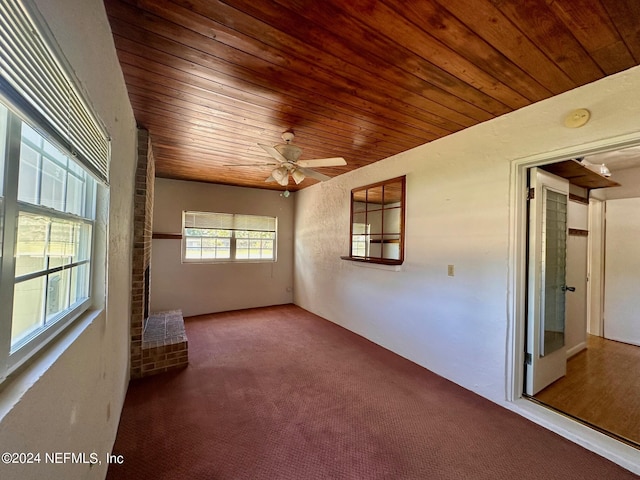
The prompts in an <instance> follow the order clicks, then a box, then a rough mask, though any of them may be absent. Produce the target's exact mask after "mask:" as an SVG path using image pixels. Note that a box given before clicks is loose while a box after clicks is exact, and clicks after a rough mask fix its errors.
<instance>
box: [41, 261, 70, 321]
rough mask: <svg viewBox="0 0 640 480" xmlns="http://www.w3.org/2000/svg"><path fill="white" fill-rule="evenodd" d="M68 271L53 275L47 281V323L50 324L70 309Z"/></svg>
mask: <svg viewBox="0 0 640 480" xmlns="http://www.w3.org/2000/svg"><path fill="white" fill-rule="evenodd" d="M70 274H71V272H70V271H69V270H68V269H66V270H62V271H60V272H55V273H52V274H50V275H49V276H48V279H47V312H46V321H47V322H50V321H51V320H52V319H53V317H55V316H56V315H57V314H59V313H60V312H63V311H64V310H66V309H67V308H69V277H70Z"/></svg>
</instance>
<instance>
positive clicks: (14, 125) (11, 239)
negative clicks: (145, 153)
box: [0, 97, 98, 383]
mask: <svg viewBox="0 0 640 480" xmlns="http://www.w3.org/2000/svg"><path fill="white" fill-rule="evenodd" d="M0 101H1V102H2V105H3V106H4V107H6V109H7V128H6V132H0V134H4V136H5V140H6V142H5V143H4V145H5V149H4V151H2V152H0V155H2V156H3V162H4V172H3V177H4V178H3V180H4V185H3V186H2V189H0V192H1V193H2V195H0V197H2V200H1V201H0V219H1V221H0V237H1V239H0V304H2V305H10V306H11V307H10V308H7V309H2V310H0V338H1V339H2V340H0V383H2V382H3V381H4V380H5V379H6V378H7V377H8V376H9V375H10V374H12V373H13V372H15V371H16V370H18V368H19V367H20V366H22V365H23V364H24V363H25V362H27V361H28V360H29V359H31V358H32V357H34V356H35V355H36V354H37V353H38V352H40V351H41V350H42V349H43V348H45V347H46V346H47V345H49V344H50V343H51V342H52V341H53V340H55V339H56V338H57V337H58V335H59V334H60V333H62V332H63V331H64V330H65V329H67V327H69V326H70V325H71V324H73V323H75V322H76V320H78V319H79V317H80V316H81V315H82V314H83V313H84V312H86V311H87V310H88V309H89V307H90V306H91V304H92V302H93V281H92V280H93V273H94V272H93V270H94V266H95V265H94V259H95V241H96V240H95V238H96V235H95V227H96V204H97V191H98V181H97V179H95V177H94V176H93V174H92V172H91V171H90V169H88V168H87V167H86V166H85V165H83V164H81V163H80V162H74V165H75V167H76V168H78V167H79V168H80V169H82V171H83V172H84V175H85V177H86V179H90V181H89V182H85V184H84V187H83V188H85V192H84V194H83V202H82V203H83V205H82V210H83V211H82V215H77V214H74V213H69V212H65V211H60V210H58V209H54V208H51V207H49V206H47V205H43V204H34V203H31V202H28V201H24V200H21V199H19V181H18V179H19V174H20V164H21V150H22V144H23V138H22V126H23V125H28V126H29V127H30V128H31V129H32V130H34V131H35V132H36V133H37V134H38V135H40V137H41V138H42V139H43V140H44V141H45V142H48V143H49V144H50V145H51V146H53V147H54V148H56V149H58V150H59V151H60V152H61V153H62V154H63V155H65V156H66V157H67V165H66V166H65V167H64V169H65V171H66V175H67V176H66V177H65V178H66V179H67V180H65V185H64V205H63V208H64V209H66V206H67V205H66V203H67V197H66V189H67V184H68V175H71V174H72V172H71V170H70V169H72V168H74V167H71V166H70V165H69V162H71V161H73V160H72V159H73V155H72V154H71V152H68V151H65V149H64V148H62V147H61V146H60V145H59V144H57V143H55V142H54V141H52V139H51V138H49V137H47V136H46V135H43V133H42V129H41V128H38V126H37V124H36V122H35V121H32V120H31V119H30V118H28V117H27V115H26V114H25V113H24V112H22V111H20V110H19V109H18V107H17V106H16V105H15V104H12V103H10V102H7V101H6V99H5V98H1V97H0ZM2 143H3V142H0V144H2ZM26 143H27V146H29V145H28V142H26ZM29 147H30V148H32V146H29ZM44 153H45V151H44V146H43V147H42V148H40V149H39V151H38V155H42V154H44ZM0 163H2V162H0ZM43 175H45V172H44V171H43V168H42V160H39V168H38V176H39V177H40V178H41V177H42V176H43ZM72 175H73V176H74V177H76V176H77V173H76V172H73V174H72ZM40 182H41V180H40V181H39V182H38V183H40ZM89 185H91V186H90V188H88V189H87V187H88V186H89ZM89 197H91V198H89ZM39 200H42V199H41V198H40V199H39ZM21 214H26V215H37V216H42V217H45V218H46V219H48V220H49V221H52V222H55V221H56V220H57V221H63V222H72V223H74V224H77V225H90V229H91V236H90V239H89V240H88V242H87V243H86V244H85V245H84V247H86V250H87V252H86V258H83V259H82V260H80V261H72V262H69V263H66V264H63V265H60V266H53V267H52V266H50V265H49V264H48V260H47V265H46V266H45V267H43V268H41V269H38V270H35V271H33V272H29V273H25V274H22V275H18V276H16V266H17V260H16V259H17V246H18V225H19V223H18V222H19V218H20V215H21ZM81 244H82V242H81V241H80V242H78V244H77V246H79V245H81ZM45 256H46V255H45ZM46 257H47V258H48V257H49V256H46ZM82 265H88V271H86V272H85V273H84V275H85V276H86V277H85V280H84V282H83V283H85V282H86V283H85V285H86V296H85V295H83V296H82V297H81V299H80V300H79V301H77V302H76V303H75V304H70V301H69V304H68V305H67V307H66V308H63V309H61V310H59V311H58V312H55V313H53V314H51V315H50V316H48V315H47V300H48V298H50V297H48V295H49V292H48V285H49V281H50V276H51V275H54V274H56V273H58V272H64V271H67V272H68V274H67V275H68V276H69V277H68V280H67V282H68V283H69V285H68V290H71V289H72V288H73V285H72V283H73V281H72V275H73V272H74V271H76V272H77V271H78V270H74V269H76V268H78V267H80V266H82ZM37 278H43V279H44V280H43V282H44V287H43V288H44V289H43V292H42V295H43V300H42V302H43V303H42V305H41V307H40V309H41V318H40V319H38V322H42V324H41V325H40V326H39V327H38V328H36V329H35V330H33V331H31V332H29V333H27V334H26V335H25V336H24V337H23V338H21V339H20V340H18V341H16V342H15V344H13V345H12V341H13V339H12V326H13V323H14V321H15V319H14V295H15V287H16V285H18V284H20V283H23V282H27V281H29V280H33V279H37Z"/></svg>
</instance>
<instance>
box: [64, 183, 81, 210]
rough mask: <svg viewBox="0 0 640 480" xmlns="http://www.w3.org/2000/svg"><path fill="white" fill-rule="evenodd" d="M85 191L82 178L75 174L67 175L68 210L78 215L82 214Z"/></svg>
mask: <svg viewBox="0 0 640 480" xmlns="http://www.w3.org/2000/svg"><path fill="white" fill-rule="evenodd" d="M83 193H84V182H83V181H82V179H80V178H78V177H76V176H74V175H68V176H67V202H66V203H67V208H66V211H67V212H69V213H74V214H76V215H82V214H83V213H84V212H83V208H82V207H83V205H84V201H83V198H82V197H83V196H84V195H83Z"/></svg>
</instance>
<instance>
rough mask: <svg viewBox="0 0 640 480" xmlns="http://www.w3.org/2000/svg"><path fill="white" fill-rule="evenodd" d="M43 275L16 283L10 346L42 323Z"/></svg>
mask: <svg viewBox="0 0 640 480" xmlns="http://www.w3.org/2000/svg"><path fill="white" fill-rule="evenodd" d="M44 293H45V277H44V276H43V277H37V278H34V279H32V280H28V281H26V282H20V283H17V284H16V286H15V288H14V293H13V317H12V325H11V346H12V347H13V346H14V345H16V344H17V343H18V342H20V341H21V340H23V339H24V338H25V337H27V336H28V335H29V334H31V333H33V332H34V331H36V330H37V329H38V328H40V327H41V326H42V325H43V324H44V312H43V306H44Z"/></svg>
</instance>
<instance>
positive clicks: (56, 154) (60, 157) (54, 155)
mask: <svg viewBox="0 0 640 480" xmlns="http://www.w3.org/2000/svg"><path fill="white" fill-rule="evenodd" d="M43 151H44V153H45V154H46V156H47V157H49V158H50V159H52V160H54V161H55V162H56V163H59V164H60V166H61V167H63V168H66V166H67V158H68V157H67V156H66V155H65V154H63V153H62V152H61V151H60V150H59V149H58V148H56V147H54V146H53V145H51V144H50V143H49V142H47V141H46V140H43Z"/></svg>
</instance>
